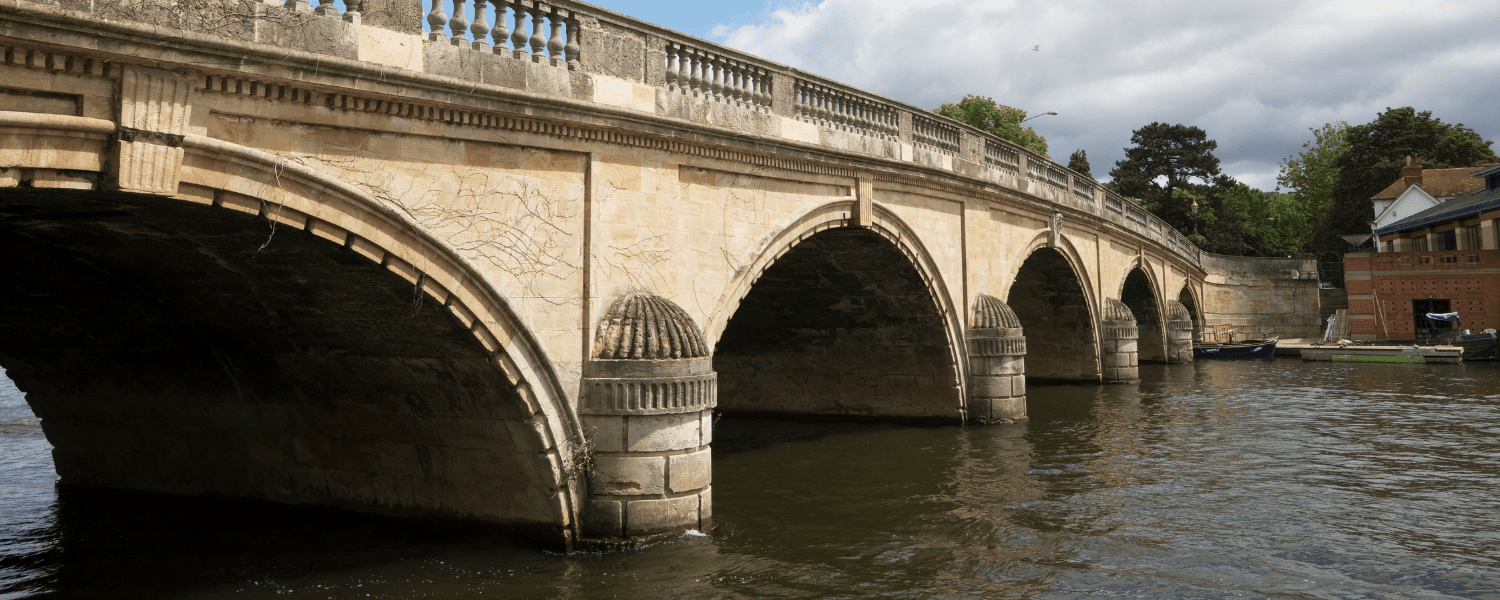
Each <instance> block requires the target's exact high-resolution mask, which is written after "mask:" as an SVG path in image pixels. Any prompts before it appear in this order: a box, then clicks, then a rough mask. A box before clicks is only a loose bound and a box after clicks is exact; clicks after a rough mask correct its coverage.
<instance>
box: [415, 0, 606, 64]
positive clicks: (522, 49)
mask: <svg viewBox="0 0 1500 600" xmlns="http://www.w3.org/2000/svg"><path fill="white" fill-rule="evenodd" d="M444 4H448V5H449V6H450V7H451V8H452V11H453V14H452V15H451V16H450V15H449V14H448V13H445V12H444V11H443V5H444ZM471 4H472V5H473V7H472V14H473V21H472V22H470V20H469V14H470V5H471ZM492 9H493V10H492ZM491 23H493V25H491ZM528 23H529V26H528ZM528 27H529V29H528ZM427 28H428V31H429V32H430V33H428V40H430V41H433V42H444V41H446V42H448V43H449V44H452V45H454V46H460V47H469V48H472V49H473V50H477V51H480V52H493V53H494V54H498V55H501V56H510V57H511V58H515V59H517V60H529V61H531V62H535V63H543V64H550V65H552V66H554V67H561V66H564V65H566V66H567V67H568V68H569V69H570V70H577V69H578V68H579V66H580V64H581V59H582V45H581V43H580V39H581V38H582V35H581V33H582V27H581V26H580V24H579V22H578V19H577V13H575V12H574V11H573V10H570V9H568V8H564V7H562V6H558V5H556V4H548V3H543V2H528V1H525V0H495V1H494V2H491V1H490V0H472V2H471V1H470V0H432V10H431V11H429V12H428V13H427ZM445 31H446V33H445ZM528 31H530V34H528V33H527V32H528Z"/></svg>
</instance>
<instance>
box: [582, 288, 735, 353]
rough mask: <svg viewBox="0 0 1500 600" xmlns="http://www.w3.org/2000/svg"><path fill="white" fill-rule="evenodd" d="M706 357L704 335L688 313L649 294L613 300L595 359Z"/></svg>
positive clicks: (602, 322)
mask: <svg viewBox="0 0 1500 600" xmlns="http://www.w3.org/2000/svg"><path fill="white" fill-rule="evenodd" d="M706 356H708V344H706V343H704V341H703V332H702V331H700V330H699V329H698V324H697V323H694V322H693V318H692V317H690V316H688V314H687V311H685V310H682V307H680V306H677V305H676V304H674V303H673V302H672V301H671V300H668V299H666V298H663V297H661V296H657V295H655V294H651V293H648V292H630V293H628V294H625V295H624V296H621V297H620V298H618V299H616V300H615V302H614V304H611V305H610V307H609V311H608V312H606V313H605V314H604V318H603V319H601V320H600V322H599V331H598V333H597V335H595V337H594V356H593V357H594V358H595V359H606V360H609V359H615V360H619V359H626V360H673V359H683V358H702V357H706Z"/></svg>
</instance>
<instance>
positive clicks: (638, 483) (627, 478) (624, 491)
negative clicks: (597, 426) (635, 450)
mask: <svg viewBox="0 0 1500 600" xmlns="http://www.w3.org/2000/svg"><path fill="white" fill-rule="evenodd" d="M666 466H667V463H666V459H665V458H663V457H660V456H602V455H601V456H598V457H595V459H594V472H593V474H592V475H590V476H589V490H590V491H591V492H593V493H594V494H598V495H606V496H647V495H652V494H660V493H662V492H663V491H664V490H665V489H666V486H665V481H664V480H665V478H666Z"/></svg>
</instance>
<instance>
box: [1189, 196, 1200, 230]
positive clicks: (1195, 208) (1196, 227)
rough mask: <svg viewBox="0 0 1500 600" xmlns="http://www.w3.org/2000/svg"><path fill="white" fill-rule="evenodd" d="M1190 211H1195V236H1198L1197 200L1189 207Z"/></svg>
mask: <svg viewBox="0 0 1500 600" xmlns="http://www.w3.org/2000/svg"><path fill="white" fill-rule="evenodd" d="M1188 210H1191V211H1193V235H1198V201H1197V200H1196V199H1195V200H1193V205H1192V206H1189V207H1188Z"/></svg>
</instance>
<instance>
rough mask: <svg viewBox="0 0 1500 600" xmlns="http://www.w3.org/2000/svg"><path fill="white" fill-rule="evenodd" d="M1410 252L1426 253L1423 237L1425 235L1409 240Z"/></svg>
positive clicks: (1425, 242)
mask: <svg viewBox="0 0 1500 600" xmlns="http://www.w3.org/2000/svg"><path fill="white" fill-rule="evenodd" d="M1411 251H1412V252H1426V251H1427V236H1425V235H1419V236H1417V237H1414V238H1412V239H1411Z"/></svg>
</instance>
